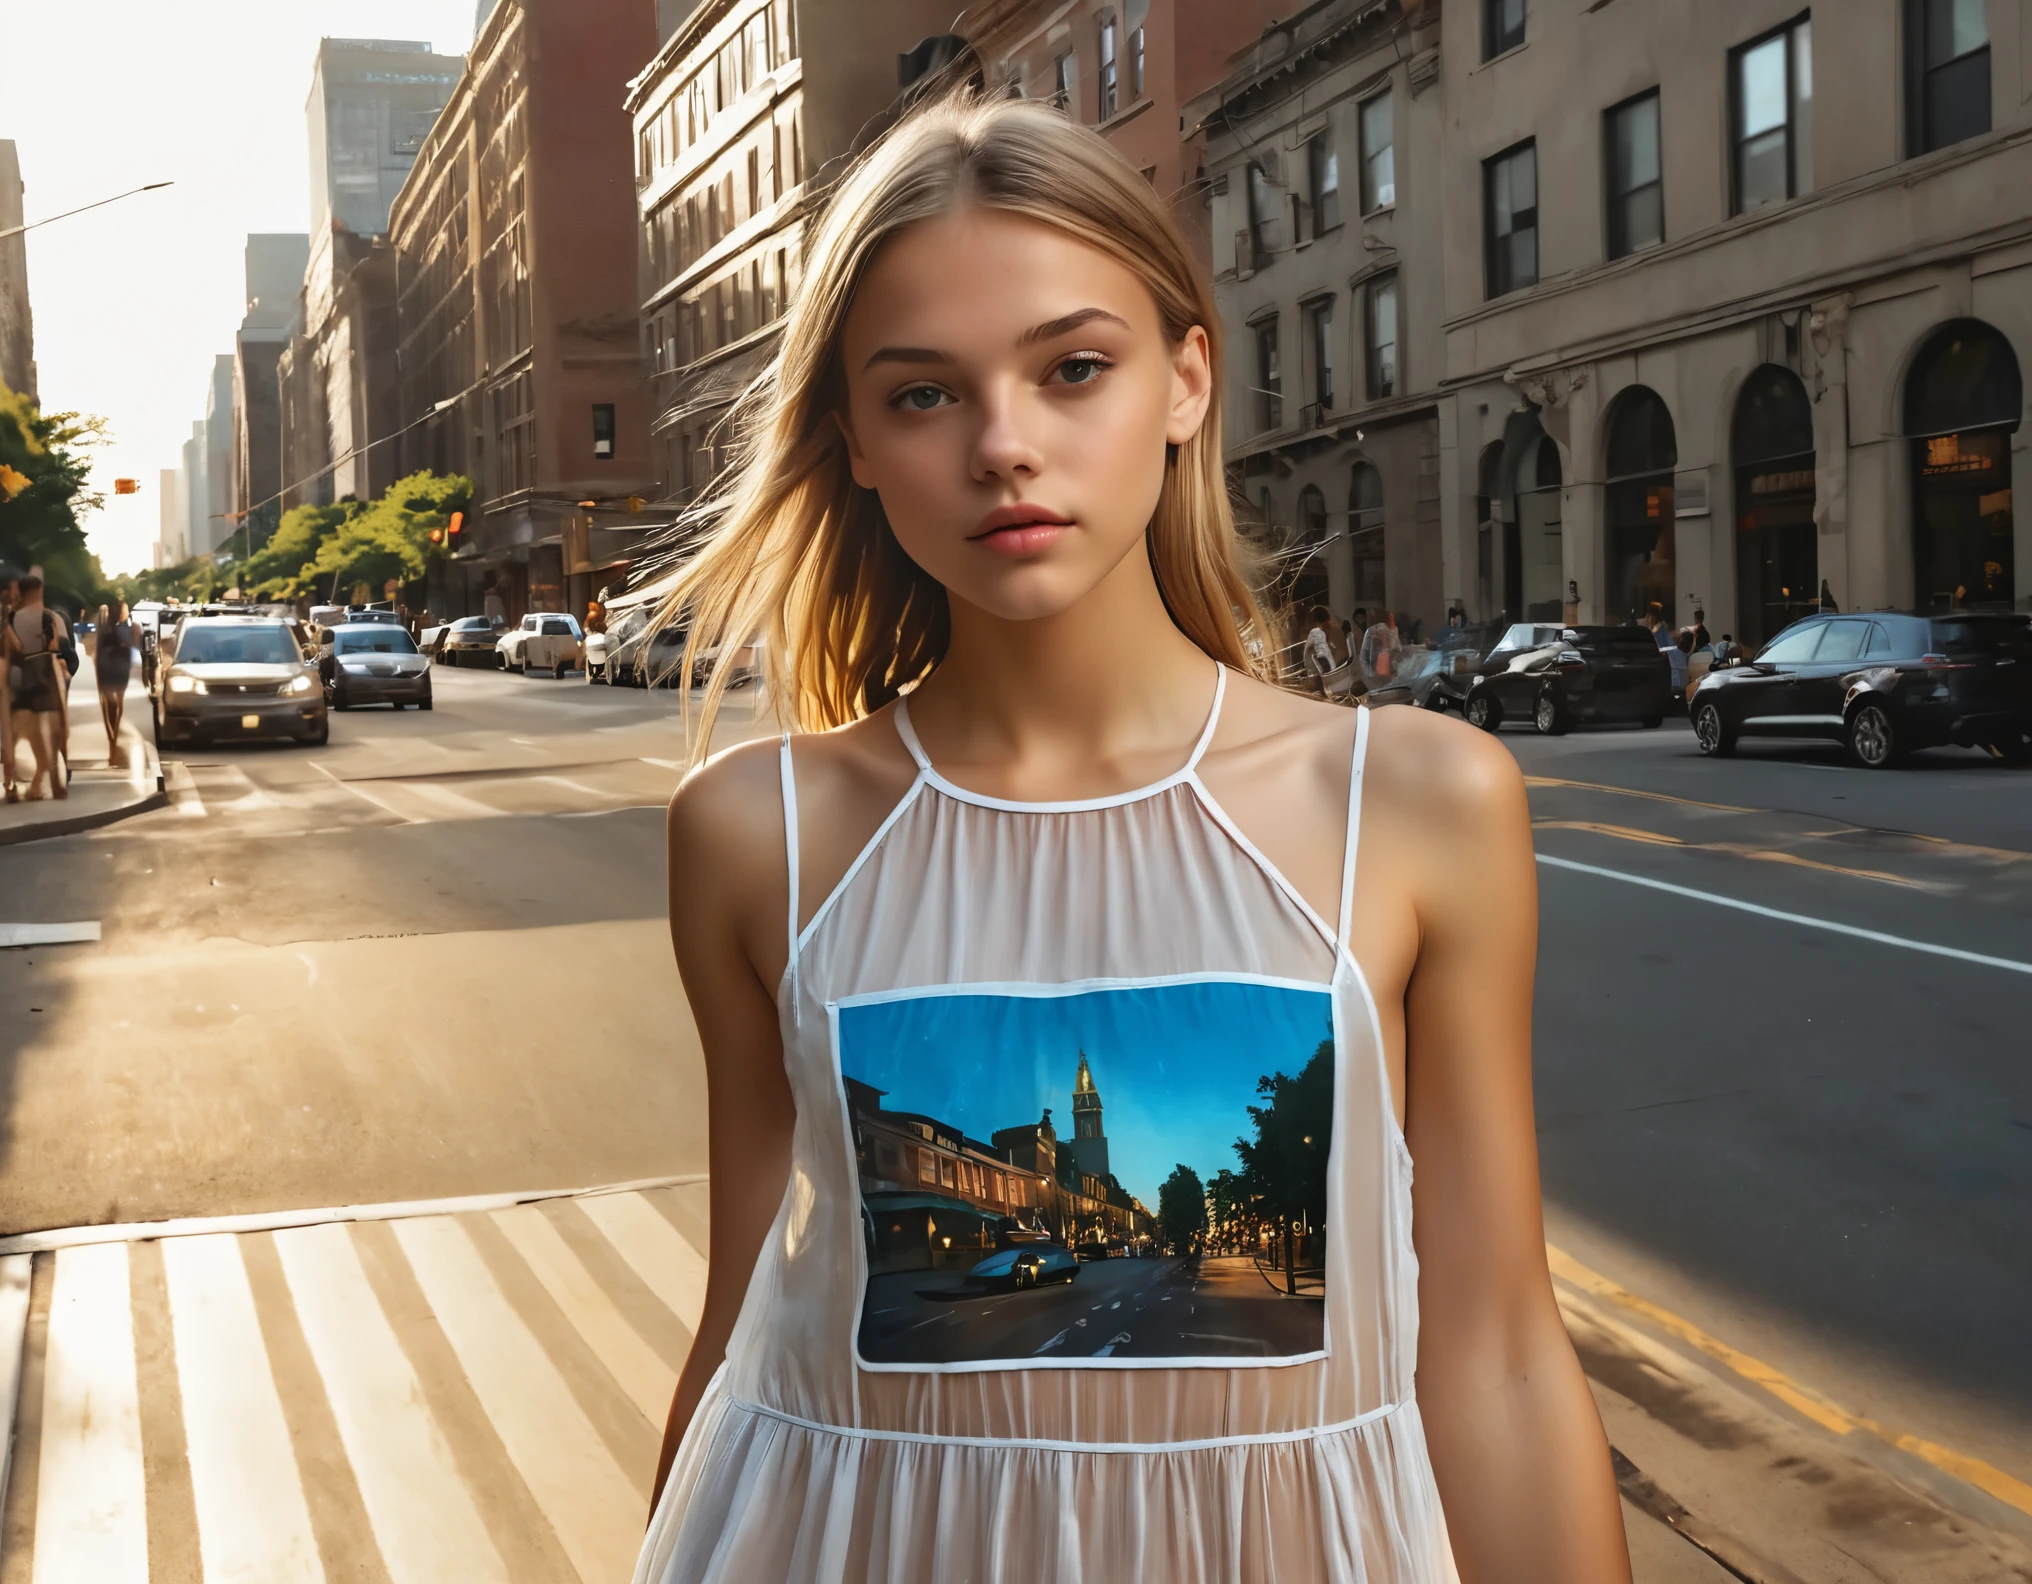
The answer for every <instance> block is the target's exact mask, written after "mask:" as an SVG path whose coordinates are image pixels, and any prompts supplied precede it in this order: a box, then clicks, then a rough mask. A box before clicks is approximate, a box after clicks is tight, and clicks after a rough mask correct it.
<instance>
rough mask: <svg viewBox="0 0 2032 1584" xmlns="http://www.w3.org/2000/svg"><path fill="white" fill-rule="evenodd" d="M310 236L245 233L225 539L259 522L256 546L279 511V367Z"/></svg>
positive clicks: (294, 316) (253, 539) (293, 323)
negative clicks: (250, 518)
mask: <svg viewBox="0 0 2032 1584" xmlns="http://www.w3.org/2000/svg"><path fill="white" fill-rule="evenodd" d="M309 255H310V238H309V237H307V236H301V235H290V234H284V233H275V232H269V233H263V234H259V235H254V236H250V237H248V238H247V315H246V317H245V318H244V319H242V320H241V321H240V333H239V334H238V335H237V336H236V337H235V338H234V354H233V355H234V366H233V506H232V513H233V515H232V516H231V517H230V518H229V519H228V520H227V521H226V522H225V523H224V524H222V525H221V526H222V529H223V532H222V533H221V535H220V539H221V540H223V539H226V538H230V537H231V536H232V535H233V534H235V533H237V532H239V531H240V529H241V527H242V525H243V524H244V523H245V522H246V520H247V518H248V515H249V514H250V513H251V514H253V515H254V519H255V520H254V523H253V526H252V529H251V531H250V533H249V536H248V539H247V540H246V542H247V543H248V544H252V545H258V544H260V543H262V541H263V540H264V539H265V538H266V537H267V534H268V532H269V531H270V530H271V529H272V528H273V527H274V524H275V521H276V519H277V518H278V517H279V516H280V515H281V513H280V510H279V508H278V507H277V506H276V504H275V503H274V502H273V500H272V499H271V497H273V496H274V495H276V494H277V493H278V492H279V491H280V490H281V488H282V483H283V479H282V404H281V400H280V396H279V392H278V389H277V386H276V377H275V365H276V363H277V362H278V361H279V360H280V359H281V357H282V353H283V349H284V348H286V347H287V346H288V345H289V339H290V336H291V335H292V334H293V333H294V331H295V328H296V323H297V305H298V302H299V301H300V293H301V287H302V282H303V271H304V265H305V263H306V261H307V260H308V258H309Z"/></svg>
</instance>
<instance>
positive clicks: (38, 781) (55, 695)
mask: <svg viewBox="0 0 2032 1584" xmlns="http://www.w3.org/2000/svg"><path fill="white" fill-rule="evenodd" d="M16 588H17V591H18V592H17V597H16V604H15V607H14V612H13V614H12V616H10V617H9V618H8V623H7V626H8V633H9V636H10V638H11V640H12V641H11V643H10V645H9V647H10V648H11V649H12V651H13V658H12V660H11V662H10V664H9V665H8V668H7V670H8V684H9V688H10V691H11V692H12V694H13V699H12V703H13V710H14V727H15V730H16V731H17V732H20V733H21V734H22V735H23V736H25V737H27V739H28V749H29V752H30V753H31V754H33V755H34V757H35V775H34V778H33V779H32V780H31V781H30V782H29V786H28V796H29V799H30V800H31V801H33V800H36V799H40V798H49V797H56V798H67V797H69V796H70V761H69V760H68V758H65V757H64V749H65V748H66V746H67V739H66V736H65V734H64V732H63V729H62V728H63V720H64V707H63V706H64V697H63V696H64V692H65V690H66V689H67V687H68V686H69V682H70V675H69V673H68V672H67V671H66V670H65V669H64V663H63V655H62V646H63V644H64V641H65V640H66V639H67V638H68V637H69V635H70V630H69V628H67V627H66V626H65V625H64V619H63V617H61V616H59V615H58V614H57V613H56V612H55V611H53V610H51V609H50V608H49V607H48V606H47V605H45V604H44V603H43V598H42V578H41V577H40V576H39V575H38V574H37V573H35V572H30V573H29V574H28V575H27V576H26V577H24V578H22V579H21V580H20V582H19V583H18V584H17V585H16ZM59 761H61V772H62V773H61V774H59Z"/></svg>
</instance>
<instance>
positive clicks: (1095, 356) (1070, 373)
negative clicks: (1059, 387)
mask: <svg viewBox="0 0 2032 1584" xmlns="http://www.w3.org/2000/svg"><path fill="white" fill-rule="evenodd" d="M1114 366H1115V360H1114V359H1113V358H1110V357H1105V356H1103V355H1102V354H1101V353H1099V352H1075V353H1073V354H1072V356H1071V357H1069V358H1067V359H1066V360H1065V361H1064V362H1063V363H1061V364H1059V365H1058V367H1057V368H1055V369H1053V370H1052V371H1051V378H1052V379H1055V380H1057V381H1058V382H1059V383H1060V384H1063V385H1091V384H1093V382H1094V381H1095V380H1097V379H1098V378H1100V376H1101V372H1102V371H1103V370H1104V369H1111V368H1113V367H1114Z"/></svg>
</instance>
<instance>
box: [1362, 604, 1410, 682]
mask: <svg viewBox="0 0 2032 1584" xmlns="http://www.w3.org/2000/svg"><path fill="white" fill-rule="evenodd" d="M1403 647H1404V640H1403V638H1402V637H1400V636H1399V634H1398V632H1397V613H1396V612H1395V611H1388V610H1386V611H1383V612H1380V613H1379V614H1378V615H1377V617H1376V621H1375V624H1374V625H1373V626H1372V627H1370V628H1369V630H1368V631H1367V632H1366V633H1364V634H1363V635H1362V675H1363V677H1364V678H1365V679H1366V680H1367V681H1368V682H1369V684H1370V685H1371V686H1372V687H1373V686H1375V685H1376V684H1378V683H1387V682H1388V681H1389V680H1390V678H1391V677H1393V676H1394V675H1396V672H1397V654H1398V651H1399V650H1401V649H1402V648H1403Z"/></svg>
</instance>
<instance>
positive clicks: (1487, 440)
mask: <svg viewBox="0 0 2032 1584" xmlns="http://www.w3.org/2000/svg"><path fill="white" fill-rule="evenodd" d="M1442 32H1443V35H1444V48H1443V53H1444V58H1445V61H1446V70H1445V79H1446V81H1445V87H1446V95H1447V102H1448V116H1449V119H1448V122H1447V138H1446V144H1445V149H1444V165H1443V168H1442V171H1441V179H1442V190H1443V192H1444V195H1445V196H1444V200H1443V202H1444V206H1445V220H1444V230H1445V246H1444V252H1443V255H1442V256H1440V257H1439V258H1437V259H1436V260H1434V262H1435V263H1436V264H1437V266H1438V268H1439V271H1440V273H1441V276H1442V278H1443V283H1444V291H1445V298H1446V317H1445V323H1444V327H1443V331H1444V354H1443V356H1444V364H1445V367H1444V371H1443V375H1442V379H1441V384H1442V386H1443V389H1444V392H1445V394H1444V397H1443V399H1442V402H1441V408H1440V427H1441V442H1440V444H1441V458H1442V470H1443V473H1444V478H1445V489H1444V496H1443V500H1442V534H1441V564H1442V576H1443V583H1444V589H1445V592H1446V594H1447V596H1448V597H1449V598H1457V599H1459V600H1461V601H1462V602H1463V603H1465V604H1466V605H1467V606H1468V608H1469V609H1470V610H1471V611H1473V612H1474V613H1476V614H1478V615H1487V616H1496V615H1499V614H1507V615H1509V616H1511V617H1513V618H1522V617H1533V618H1540V617H1559V616H1564V617H1565V618H1566V619H1568V620H1572V619H1576V618H1577V619H1579V620H1582V621H1623V620H1628V619H1631V617H1632V616H1633V615H1634V614H1637V613H1640V612H1641V611H1643V610H1644V609H1645V608H1646V607H1647V606H1649V605H1652V604H1656V605H1658V606H1659V607H1660V608H1661V610H1662V612H1663V613H1664V614H1665V615H1666V616H1667V617H1668V619H1670V620H1672V621H1674V622H1675V623H1684V622H1686V621H1687V620H1688V619H1689V618H1690V617H1691V616H1692V615H1693V613H1694V611H1695V610H1696V609H1704V610H1705V612H1706V616H1707V625H1708V626H1709V627H1710V628H1712V629H1713V630H1714V631H1715V632H1716V633H1718V634H1719V633H1722V632H1724V631H1727V632H1731V633H1733V634H1734V635H1735V636H1736V637H1737V638H1739V639H1742V640H1744V641H1747V642H1750V643H1753V644H1754V643H1760V642H1762V641H1764V640H1766V639H1768V638H1769V637H1770V636H1771V635H1772V634H1773V633H1774V632H1775V631H1776V630H1777V629H1778V628H1779V627H1781V626H1783V625H1784V623H1785V622H1786V621H1788V620H1790V619H1792V618H1793V617H1795V616H1797V615H1799V614H1801V613H1802V612H1804V611H1807V610H1811V609H1814V608H1817V607H1818V606H1819V605H1820V604H1821V603H1822V601H1823V600H1827V601H1831V602H1833V603H1836V604H1838V605H1840V606H1841V607H1842V608H1844V609H1848V608H1858V607H1859V608H1877V607H1886V606H1894V607H1921V608H1935V607H1941V606H1946V605H1950V604H1956V603H1962V604H1969V605H1975V604H1988V605H1995V606H2006V605H2008V606H2013V607H2015V608H2018V609H2026V608H2028V607H2032V517H2028V514H2027V513H2024V512H2020V511H2017V510H2016V509H2015V505H2014V501H2013V487H2012V486H2013V479H2012V475H2013V473H2014V472H2015V471H2019V470H2022V468H2023V467H2024V462H2023V460H2022V453H2023V450H2024V447H2025V445H2026V441H2027V429H2026V427H2025V425H2024V422H2023V418H2024V410H2023V408H2024V390H2023V382H2022V379H2021V377H2020V373H2019V370H2020V366H2021V361H2022V359H2023V358H2024V357H2025V356H2026V355H2028V353H2032V97H2028V95H2032V75H2028V74H2032V53H2028V51H2032V15H2028V13H2027V12H2026V10H2025V8H2024V7H2023V6H2020V5H2016V4H2012V3H2009V0H1851V3H1845V4H1843V5H1841V6H1839V7H1835V6H1823V7H1815V8H1813V9H1811V10H1808V9H1806V8H1805V7H1803V6H1801V5H1800V4H1798V3H1797V0H1737V3H1734V4H1730V5H1726V6H1670V5H1664V4H1638V5H1631V4H1628V3H1625V4H1621V5H1615V6H1607V7H1604V6H1599V5H1593V4H1590V3H1589V0H1540V3H1538V4H1535V5H1533V6H1531V7H1528V8H1527V7H1523V6H1509V5H1504V6H1469V5H1463V4H1454V5H1449V6H1447V7H1446V10H1445V18H1444V22H1443V24H1442Z"/></svg>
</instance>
